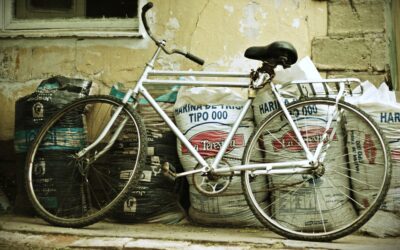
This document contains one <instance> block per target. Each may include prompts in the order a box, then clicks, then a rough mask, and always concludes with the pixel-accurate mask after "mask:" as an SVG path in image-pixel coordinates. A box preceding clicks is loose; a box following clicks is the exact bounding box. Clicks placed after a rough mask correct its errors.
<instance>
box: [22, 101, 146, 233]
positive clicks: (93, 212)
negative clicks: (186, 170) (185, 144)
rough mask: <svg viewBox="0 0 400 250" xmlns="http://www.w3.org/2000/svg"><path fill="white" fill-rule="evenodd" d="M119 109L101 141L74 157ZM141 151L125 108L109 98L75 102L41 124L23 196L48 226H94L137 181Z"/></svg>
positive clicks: (135, 122)
mask: <svg viewBox="0 0 400 250" xmlns="http://www.w3.org/2000/svg"><path fill="white" fill-rule="evenodd" d="M121 107H122V110H121V113H120V114H119V116H118V117H117V119H116V121H115V122H114V124H113V125H112V126H111V128H110V129H109V130H108V133H107V134H106V135H105V137H104V138H103V139H102V140H100V141H99V143H98V144H97V146H95V147H94V148H93V149H91V150H88V151H87V152H85V153H84V154H83V156H78V155H77V153H78V152H82V149H84V148H86V147H87V146H88V145H90V144H91V143H92V142H93V141H95V140H96V139H97V138H98V137H99V134H100V133H101V132H102V131H103V129H104V127H105V126H106V125H107V123H108V121H109V120H110V118H111V117H112V115H113V114H114V112H115V111H116V110H118V109H119V108H121ZM110 141H112V142H113V143H109V142H110ZM145 149H146V136H145V129H144V126H143V124H142V122H141V120H140V118H139V116H138V115H137V113H136V112H135V111H134V110H133V109H132V108H130V107H129V106H128V105H125V106H124V105H123V104H122V103H121V101H120V100H118V99H116V98H113V97H110V96H90V97H86V98H82V99H79V100H77V101H74V102H73V103H71V104H69V105H67V106H66V107H65V108H63V109H62V110H60V111H59V112H57V113H56V114H55V115H54V116H52V117H51V118H50V119H49V120H48V121H47V122H46V123H45V124H44V125H43V127H42V128H41V130H40V131H39V132H38V134H37V136H36V138H35V140H34V142H33V144H32V146H31V148H30V150H29V152H28V155H27V161H26V169H25V180H26V189H27V193H28V197H29V198H30V200H31V202H32V204H33V207H34V209H35V210H36V212H37V213H38V214H39V215H40V216H41V217H42V218H43V219H44V220H46V221H48V222H49V223H51V224H53V225H57V226H66V227H83V226H87V225H90V224H92V223H95V222H97V221H99V220H100V219H102V218H104V217H105V216H106V215H107V214H108V212H110V211H111V210H112V209H113V208H114V207H116V206H117V205H119V204H120V202H122V201H123V199H124V197H125V195H126V194H127V192H128V191H129V188H130V186H132V184H133V183H134V182H135V181H137V179H138V178H139V174H140V173H139V172H140V169H141V166H142V165H143V164H144V160H145Z"/></svg>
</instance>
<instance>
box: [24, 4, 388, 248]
mask: <svg viewBox="0 0 400 250" xmlns="http://www.w3.org/2000/svg"><path fill="white" fill-rule="evenodd" d="M152 6H153V5H152V3H148V4H146V5H145V6H144V7H143V9H142V19H143V24H144V27H145V29H146V31H147V33H148V34H149V36H150V37H151V38H152V39H153V40H154V42H155V44H156V46H157V50H156V52H155V54H154V55H153V56H152V58H151V59H150V61H149V62H148V63H147V64H146V66H145V68H144V72H143V74H142V76H141V77H140V78H139V80H138V81H137V84H136V86H135V87H134V88H132V89H130V90H129V91H128V92H127V93H126V95H125V96H124V98H123V99H122V100H120V99H117V98H115V97H112V96H104V95H95V96H89V97H86V98H82V99H79V100H77V101H74V102H73V103H70V104H69V105H67V106H66V107H64V108H63V109H62V110H60V111H59V112H57V113H56V114H55V115H54V116H52V117H51V118H50V119H49V120H48V121H47V122H46V123H45V124H44V125H43V127H42V128H41V130H40V131H39V132H38V134H37V137H36V139H35V140H34V142H33V144H32V146H31V148H30V150H29V152H28V155H27V162H26V171H25V174H26V176H25V177H26V188H27V193H28V196H29V198H30V200H31V202H32V204H33V206H34V208H35V210H36V212H37V213H38V214H39V215H40V216H41V217H42V218H43V219H44V220H46V221H48V222H49V223H51V224H54V225H58V226H66V227H83V226H87V225H90V224H92V223H95V222H97V221H99V220H101V219H102V218H104V217H105V216H107V215H108V214H109V212H110V211H112V209H113V208H115V207H116V206H117V205H119V204H120V203H121V202H123V201H124V199H125V198H126V195H127V194H128V193H129V192H130V190H132V188H134V187H135V185H136V184H137V182H138V179H139V178H140V175H141V168H142V167H143V165H144V164H145V158H146V145H147V142H146V131H145V128H144V125H143V122H142V120H141V118H140V116H139V115H138V114H137V112H136V110H135V108H136V107H137V105H138V103H137V102H136V100H138V95H139V94H141V95H142V96H143V97H144V98H145V99H146V100H147V101H148V102H149V103H150V105H151V106H153V107H154V109H155V110H156V111H157V113H159V114H160V116H161V117H162V118H163V120H164V121H165V122H166V123H167V124H168V126H169V127H170V128H171V129H172V131H173V132H174V133H175V134H176V136H177V138H178V139H179V140H180V141H181V142H182V144H183V145H184V146H186V148H187V149H188V150H189V152H190V153H191V154H192V155H193V157H194V158H195V159H196V160H197V161H198V166H197V167H196V168H195V169H193V170H191V171H186V172H182V173H173V172H172V170H171V169H169V168H168V166H167V165H166V166H164V171H165V172H166V173H169V174H170V175H172V176H174V177H175V178H180V177H185V176H188V175H193V176H195V177H196V178H194V180H196V179H197V180H198V181H197V184H196V185H197V187H198V189H199V191H200V192H201V193H204V194H206V195H211V196H212V195H219V194H221V193H223V192H224V191H225V190H226V188H227V187H228V186H229V184H230V182H231V180H232V178H241V182H242V187H243V192H244V195H245V196H246V200H247V202H248V205H249V207H250V209H251V211H252V212H253V213H254V215H255V216H256V217H257V218H258V219H259V221H260V222H261V223H262V224H263V225H265V226H266V227H267V228H269V229H271V230H272V231H274V232H276V233H278V234H280V235H283V236H284V237H287V238H290V239H300V240H313V241H330V240H333V239H337V238H340V237H343V236H346V235H348V234H350V233H352V232H354V231H356V230H357V229H359V228H360V227H361V226H362V225H363V224H365V223H366V222H367V221H368V220H369V219H370V218H371V217H372V216H373V215H374V214H375V212H376V211H377V210H378V209H379V207H380V205H381V203H382V201H383V199H384V197H385V195H386V192H387V190H388V187H389V182H390V176H391V164H390V162H391V159H390V154H389V150H388V147H387V146H386V145H387V143H386V142H385V139H384V137H383V136H382V134H381V132H380V129H379V128H378V126H377V125H376V123H375V122H374V121H373V120H371V118H369V116H368V115H367V114H366V113H364V112H363V111H361V110H359V109H358V108H357V107H355V106H353V105H351V104H348V103H346V102H344V101H343V100H342V99H343V97H344V96H345V95H348V94H351V91H352V90H354V86H353V85H354V84H356V85H357V84H359V80H357V79H328V80H319V81H318V83H319V84H322V86H324V89H325V90H326V91H327V93H328V92H329V91H331V90H332V89H334V90H336V94H337V95H336V97H335V98H333V99H332V98H329V97H305V96H304V95H303V96H302V97H301V98H300V99H299V100H298V101H295V102H292V103H290V104H285V100H284V98H283V97H282V96H281V93H280V89H279V86H277V85H275V84H274V83H273V82H272V80H273V77H274V68H275V67H276V66H277V65H281V66H283V67H284V68H287V67H290V65H292V64H294V63H295V62H296V60H297V52H296V50H295V49H294V48H293V46H292V45H290V44H289V43H287V42H275V43H272V44H270V45H268V46H265V47H251V48H249V49H247V50H246V53H245V56H246V57H248V58H250V59H255V60H259V61H261V67H260V68H258V69H257V70H254V71H252V72H251V73H232V72H196V71H161V70H155V69H154V62H155V60H156V59H157V57H158V56H159V54H160V52H161V51H164V52H165V53H167V54H181V55H184V56H186V57H187V58H188V59H190V60H192V61H194V62H196V63H199V64H203V60H202V59H200V58H198V57H196V56H194V55H192V54H190V53H186V52H183V51H181V50H172V51H170V50H168V49H167V48H166V42H165V41H164V40H157V39H156V38H155V37H154V36H153V35H152V34H151V32H150V29H149V27H148V25H147V22H146V18H145V15H146V12H147V11H148V10H149V9H150V8H152ZM165 76H167V77H170V76H196V77H202V79H204V78H207V77H213V78H212V79H215V78H217V79H218V78H219V77H220V78H223V79H224V81H215V80H171V79H162V77H165ZM157 77H158V78H157ZM226 78H246V79H249V82H248V83H241V82H234V81H233V82H232V81H225V79H226ZM207 79H208V78H207ZM148 84H167V85H176V84H179V85H198V86H211V87H214V86H225V87H237V88H246V89H248V100H247V101H246V102H245V103H244V105H243V109H242V111H241V112H240V115H239V116H238V117H237V120H236V122H235V123H234V124H233V126H232V129H231V131H230V133H229V134H228V135H227V137H226V139H225V141H224V143H223V144H222V146H221V148H220V150H219V152H218V154H217V155H216V156H215V157H214V158H212V159H204V158H203V157H202V156H201V155H200V153H198V152H197V151H196V150H195V148H194V147H193V146H192V145H191V143H190V142H189V141H188V139H187V138H186V137H185V136H184V135H183V134H182V133H181V132H180V131H179V129H178V128H177V126H176V125H175V124H174V123H173V122H172V121H171V119H170V118H169V117H168V116H167V115H166V113H165V112H164V111H163V110H162V109H161V108H160V107H159V105H158V104H157V102H156V101H155V100H154V99H153V97H152V96H151V95H150V94H149V92H148V91H147V90H146V88H145V85H148ZM293 84H295V85H297V86H299V87H301V86H309V87H310V86H311V87H312V86H313V84H314V82H307V81H296V82H293ZM264 87H267V88H271V90H272V92H273V95H274V96H275V97H276V100H277V102H278V103H279V108H278V109H277V110H275V111H274V112H272V113H271V114H270V115H269V116H268V117H266V118H265V119H264V120H263V121H262V122H260V123H259V125H258V126H257V127H256V128H255V130H254V132H253V133H252V135H251V137H250V139H249V140H248V142H247V145H246V148H245V151H244V155H243V159H242V164H241V165H238V166H230V165H229V164H225V161H224V154H225V152H226V150H227V148H228V147H229V145H230V142H231V141H232V139H233V137H234V135H235V132H236V131H237V129H238V127H239V125H240V123H241V121H242V120H243V118H244V117H245V114H246V113H247V112H248V111H249V110H250V108H251V106H252V103H253V100H254V98H255V97H256V95H257V92H258V91H259V90H260V89H262V88H264ZM300 89H302V88H300ZM311 89H314V88H311ZM310 93H312V91H311V92H310ZM72 123H73V124H74V125H71V124H72ZM76 124H78V126H77V125H76ZM351 124H353V125H351ZM354 124H355V125H354ZM121 148H123V149H125V150H121ZM126 149H128V150H126ZM280 150H287V151H288V152H289V151H291V150H292V151H293V150H296V152H297V153H296V154H295V155H293V154H290V155H291V156H290V158H287V157H286V156H285V154H283V155H282V154H278V151H280ZM116 163H119V164H116ZM374 180H375V181H374ZM376 180H377V181H376ZM204 183H206V185H203V184H204ZM260 183H261V185H260ZM50 194H51V195H50ZM49 196H51V197H52V199H50V198H49Z"/></svg>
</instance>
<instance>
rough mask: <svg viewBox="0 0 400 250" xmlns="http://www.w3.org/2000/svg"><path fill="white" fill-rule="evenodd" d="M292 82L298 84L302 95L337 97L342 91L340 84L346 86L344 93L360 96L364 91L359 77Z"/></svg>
mask: <svg viewBox="0 0 400 250" xmlns="http://www.w3.org/2000/svg"><path fill="white" fill-rule="evenodd" d="M291 83H292V84H297V87H298V89H299V92H300V94H301V96H302V97H312V96H318V97H320V96H324V97H335V96H337V95H338V94H339V93H340V86H344V94H343V95H350V96H358V95H362V93H363V88H362V86H361V81H360V79H357V78H334V79H321V80H297V81H292V82H291Z"/></svg>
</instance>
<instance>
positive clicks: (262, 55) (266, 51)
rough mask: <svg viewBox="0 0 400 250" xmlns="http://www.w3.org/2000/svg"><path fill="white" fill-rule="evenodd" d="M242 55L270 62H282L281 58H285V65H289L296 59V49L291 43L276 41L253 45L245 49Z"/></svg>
mask: <svg viewBox="0 0 400 250" xmlns="http://www.w3.org/2000/svg"><path fill="white" fill-rule="evenodd" d="M244 56H245V57H246V58H249V59H254V60H259V61H263V62H270V63H277V64H281V63H282V58H286V62H285V64H286V65H283V66H290V65H292V64H294V63H295V62H296V61H297V51H296V49H295V48H294V47H293V45H292V44H291V43H289V42H285V41H277V42H273V43H271V44H268V45H266V46H255V47H250V48H248V49H246V51H245V52H244Z"/></svg>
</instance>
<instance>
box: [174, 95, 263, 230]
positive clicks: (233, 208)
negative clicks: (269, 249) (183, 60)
mask: <svg viewBox="0 0 400 250" xmlns="http://www.w3.org/2000/svg"><path fill="white" fill-rule="evenodd" d="M245 101H246V98H245V94H244V93H243V92H241V90H237V89H231V88H206V87H193V88H191V87H183V88H181V89H180V91H179V93H178V98H177V102H176V104H175V120H176V124H177V126H178V128H179V129H180V130H181V131H182V132H183V134H184V135H185V136H186V138H187V139H189V141H190V142H191V144H192V145H193V146H194V147H195V149H196V150H197V151H198V152H199V153H200V154H201V155H202V156H203V157H204V158H211V159H212V158H213V157H215V156H216V154H217V152H218V151H219V149H220V147H221V145H222V143H223V141H224V140H225V138H226V137H227V135H228V133H229V131H230V130H231V127H232V125H233V123H234V122H235V121H236V120H237V117H238V115H239V113H240V112H241V110H242V109H243V104H244V102H245ZM253 129H254V123H253V114H252V111H251V110H249V111H248V112H247V114H246V117H245V119H244V121H243V122H242V123H241V125H240V127H239V129H238V131H237V132H236V134H235V135H234V137H233V139H232V141H231V143H230V144H229V147H228V150H227V152H226V153H225V158H224V159H225V160H226V161H227V162H228V163H229V164H231V165H232V166H235V165H239V164H240V163H241V158H242V155H243V152H244V148H245V146H246V143H247V141H248V139H249V137H250V135H251V133H252V131H253ZM177 144H178V145H177V148H178V155H179V158H180V161H181V163H182V165H183V168H184V170H186V171H188V170H192V169H194V168H195V167H196V166H197V164H198V163H197V161H196V160H195V158H194V157H193V156H192V155H191V154H190V152H189V151H188V149H187V148H186V147H185V146H184V145H182V144H181V142H180V141H179V140H178V143H177ZM261 181H262V183H260V188H263V185H262V184H263V183H264V180H261ZM188 182H189V193H190V203H191V207H190V209H189V216H190V217H191V219H192V220H193V221H194V222H197V223H201V224H207V225H226V226H249V225H258V223H259V222H258V221H257V220H256V219H255V217H254V216H253V214H252V212H251V211H250V209H249V208H248V206H247V203H246V201H245V198H244V195H243V191H242V188H241V183H240V176H234V177H233V179H232V182H231V184H230V186H229V187H228V189H227V190H225V192H223V193H221V194H220V195H219V196H218V197H209V196H205V195H203V194H202V193H200V192H199V191H198V190H197V189H196V187H195V186H194V184H193V179H192V176H188ZM260 195H261V194H260Z"/></svg>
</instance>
